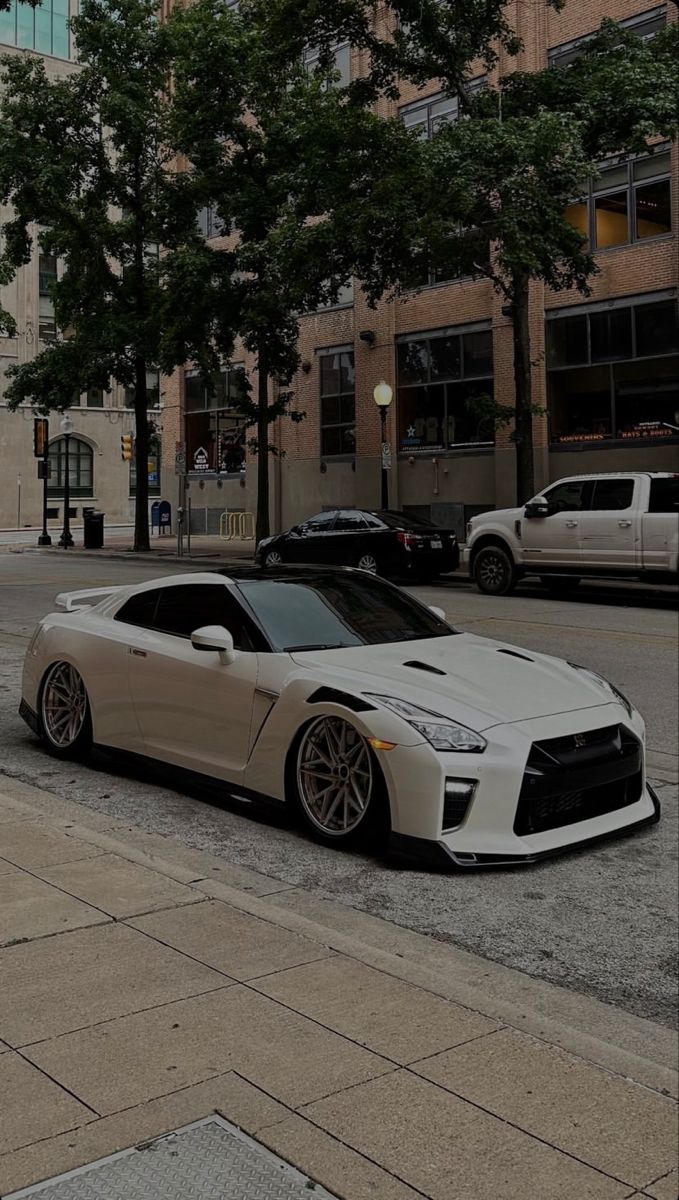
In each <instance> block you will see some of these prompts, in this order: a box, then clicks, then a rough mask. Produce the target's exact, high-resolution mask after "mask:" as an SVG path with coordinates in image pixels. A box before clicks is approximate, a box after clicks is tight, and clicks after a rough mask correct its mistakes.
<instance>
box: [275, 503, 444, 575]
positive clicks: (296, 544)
mask: <svg viewBox="0 0 679 1200" xmlns="http://www.w3.org/2000/svg"><path fill="white" fill-rule="evenodd" d="M255 558H256V561H257V562H258V563H261V564H262V565H263V566H267V567H276V566H279V565H280V563H329V564H332V565H335V566H346V567H359V568H360V569H361V570H363V571H370V572H372V574H377V575H397V576H401V575H412V576H416V577H417V578H419V579H435V578H436V576H437V575H441V574H442V573H443V572H445V571H454V570H456V568H457V566H458V564H459V561H460V548H459V546H458V544H457V538H456V536H455V534H454V532H453V531H452V530H451V529H439V527H438V526H437V525H432V524H431V522H429V521H423V520H420V519H419V518H417V517H410V516H407V515H406V514H405V513H401V512H370V511H367V510H365V509H361V510H359V509H356V508H339V509H334V510H333V511H332V512H323V513H319V514H318V515H317V516H315V517H310V518H309V520H308V521H304V522H303V523H302V524H301V525H293V526H292V528H291V529H288V530H286V531H285V532H284V533H279V534H276V535H275V536H274V537H270V538H264V539H263V541H261V542H260V543H259V545H258V547H257V552H256V555H255Z"/></svg>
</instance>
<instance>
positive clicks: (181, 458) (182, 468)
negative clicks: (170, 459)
mask: <svg viewBox="0 0 679 1200" xmlns="http://www.w3.org/2000/svg"><path fill="white" fill-rule="evenodd" d="M174 473H175V475H186V442H175V454H174Z"/></svg>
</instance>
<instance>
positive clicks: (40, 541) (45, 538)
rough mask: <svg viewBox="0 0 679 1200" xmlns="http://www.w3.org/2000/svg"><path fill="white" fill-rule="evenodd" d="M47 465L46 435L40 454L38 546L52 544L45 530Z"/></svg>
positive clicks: (47, 441)
mask: <svg viewBox="0 0 679 1200" xmlns="http://www.w3.org/2000/svg"><path fill="white" fill-rule="evenodd" d="M49 465H50V448H49V439H48V438H47V437H46V438H45V445H44V449H43V455H42V472H43V474H42V533H41V534H40V537H39V538H38V545H39V546H51V545H52V539H51V537H50V535H49V533H48V532H47V484H48V483H49V480H48V478H47V476H48V474H49Z"/></svg>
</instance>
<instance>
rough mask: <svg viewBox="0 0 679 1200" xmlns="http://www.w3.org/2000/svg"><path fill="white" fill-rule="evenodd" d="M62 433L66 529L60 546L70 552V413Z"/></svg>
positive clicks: (62, 423) (63, 530) (71, 541)
mask: <svg viewBox="0 0 679 1200" xmlns="http://www.w3.org/2000/svg"><path fill="white" fill-rule="evenodd" d="M61 432H62V434H63V438H64V527H63V529H62V531H61V537H60V538H59V545H60V546H62V547H63V549H64V550H68V548H69V546H72V545H73V538H72V537H71V471H70V464H69V461H68V452H69V443H70V441H71V434H72V433H73V421H72V420H71V418H70V417H69V415H68V413H66V414H65V416H63V417H62V418H61Z"/></svg>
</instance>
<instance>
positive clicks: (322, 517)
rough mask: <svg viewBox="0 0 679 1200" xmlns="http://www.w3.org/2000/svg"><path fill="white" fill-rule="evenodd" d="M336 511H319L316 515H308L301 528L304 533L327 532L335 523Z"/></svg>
mask: <svg viewBox="0 0 679 1200" xmlns="http://www.w3.org/2000/svg"><path fill="white" fill-rule="evenodd" d="M336 516H337V513H336V512H327V513H320V514H319V515H318V516H317V517H310V519H309V520H308V521H304V523H303V524H302V526H301V528H302V529H303V530H304V532H305V533H329V532H330V530H331V529H332V527H333V525H334V524H335V517H336Z"/></svg>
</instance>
